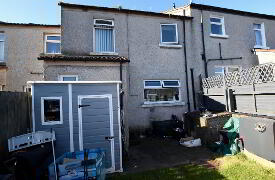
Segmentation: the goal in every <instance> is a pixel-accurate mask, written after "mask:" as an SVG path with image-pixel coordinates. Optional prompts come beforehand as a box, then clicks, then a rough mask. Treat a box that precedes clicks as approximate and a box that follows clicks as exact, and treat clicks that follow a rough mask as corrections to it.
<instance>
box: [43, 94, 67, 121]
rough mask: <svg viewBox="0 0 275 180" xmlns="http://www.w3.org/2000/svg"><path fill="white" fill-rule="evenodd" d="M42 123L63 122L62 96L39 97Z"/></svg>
mask: <svg viewBox="0 0 275 180" xmlns="http://www.w3.org/2000/svg"><path fill="white" fill-rule="evenodd" d="M41 121H42V125H56V124H63V111H62V97H41Z"/></svg>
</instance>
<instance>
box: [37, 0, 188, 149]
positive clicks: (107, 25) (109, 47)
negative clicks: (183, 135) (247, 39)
mask: <svg viewBox="0 0 275 180" xmlns="http://www.w3.org/2000/svg"><path fill="white" fill-rule="evenodd" d="M59 5H60V6H61V29H62V31H61V52H62V53H61V55H47V54H45V55H41V56H40V57H39V58H38V59H39V60H40V61H43V62H44V69H45V70H44V78H45V80H46V81H57V80H60V79H61V80H63V81H66V80H71V81H72V80H79V81H122V84H121V90H120V95H121V98H122V97H123V100H121V102H123V108H124V113H123V119H124V121H123V122H122V124H123V127H125V128H124V130H125V132H123V134H124V136H125V139H124V140H125V141H128V139H127V137H128V127H130V128H131V129H132V130H139V129H144V128H148V127H150V123H151V121H158V120H168V119H170V118H171V115H173V114H175V115H177V116H178V117H181V116H182V114H183V113H185V112H187V111H188V106H190V105H192V98H190V99H189V100H188V96H187V93H186V90H187V87H188V86H189V85H187V84H186V71H185V69H186V67H185V66H186V62H187V59H188V58H189V59H191V53H189V54H188V53H186V52H191V38H190V37H191V34H190V32H191V30H190V27H191V20H192V17H184V16H178V15H168V14H163V13H154V12H145V11H136V10H127V9H119V8H106V7H95V6H86V5H77V4H68V3H62V2H61V3H59ZM185 33H186V34H185ZM184 42H186V43H184ZM126 144H127V143H126Z"/></svg>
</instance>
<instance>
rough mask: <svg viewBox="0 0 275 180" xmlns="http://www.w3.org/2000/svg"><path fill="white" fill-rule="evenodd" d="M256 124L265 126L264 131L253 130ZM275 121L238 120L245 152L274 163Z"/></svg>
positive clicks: (265, 119) (253, 118) (256, 118)
mask: <svg viewBox="0 0 275 180" xmlns="http://www.w3.org/2000/svg"><path fill="white" fill-rule="evenodd" d="M258 124H261V125H264V126H265V128H266V129H265V131H263V132H259V131H257V130H256V129H255V128H256V127H257V125H258ZM274 134H275V120H274V119H267V118H262V117H243V118H240V136H242V137H243V138H244V147H245V149H246V150H247V151H249V152H251V153H253V154H256V155H258V156H260V157H262V158H265V159H267V160H270V161H275V136H274Z"/></svg>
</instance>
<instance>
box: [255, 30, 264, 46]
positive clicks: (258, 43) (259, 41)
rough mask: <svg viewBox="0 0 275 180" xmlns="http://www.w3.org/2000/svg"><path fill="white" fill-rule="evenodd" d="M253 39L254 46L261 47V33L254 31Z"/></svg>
mask: <svg viewBox="0 0 275 180" xmlns="http://www.w3.org/2000/svg"><path fill="white" fill-rule="evenodd" d="M254 32H255V37H256V45H258V46H262V45H263V42H262V33H261V31H258V30H255V31H254Z"/></svg>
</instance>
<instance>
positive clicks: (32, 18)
mask: <svg viewBox="0 0 275 180" xmlns="http://www.w3.org/2000/svg"><path fill="white" fill-rule="evenodd" d="M63 1H64V2H66V3H74V4H84V5H94V6H104V7H116V6H122V7H123V8H125V9H135V10H143V11H154V12H160V11H164V10H167V9H171V8H172V6H173V3H175V4H176V7H180V6H183V5H186V4H187V3H189V2H190V0H63ZM0 2H1V3H0V21H6V22H17V23H38V24H60V7H59V6H58V5H57V4H58V2H59V0H0ZM193 3H198V4H206V5H212V6H218V7H224V8H229V9H237V10H242V11H250V12H256V13H262V14H270V15H275V0H193Z"/></svg>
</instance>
